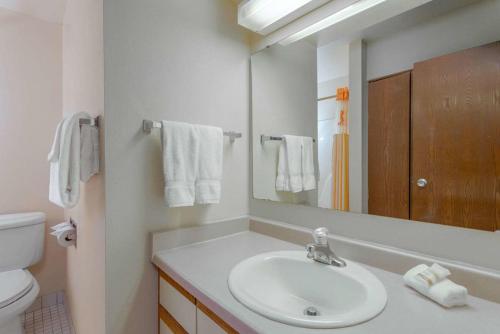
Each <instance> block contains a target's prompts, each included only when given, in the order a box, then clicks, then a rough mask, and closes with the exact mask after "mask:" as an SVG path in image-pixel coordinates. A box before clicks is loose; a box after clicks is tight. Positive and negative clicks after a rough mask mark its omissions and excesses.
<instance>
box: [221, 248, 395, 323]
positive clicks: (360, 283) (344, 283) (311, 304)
mask: <svg viewBox="0 0 500 334" xmlns="http://www.w3.org/2000/svg"><path fill="white" fill-rule="evenodd" d="M346 263H347V265H346V266H345V267H335V266H332V265H326V264H322V263H318V262H315V261H313V260H311V259H308V258H307V256H306V253H305V252H303V251H280V252H271V253H264V254H260V255H257V256H254V257H251V258H248V259H246V260H244V261H242V262H240V263H238V264H237V265H236V266H235V267H234V268H233V269H232V271H231V273H230V274H229V279H228V284H229V289H230V291H231V293H232V294H233V296H234V297H235V298H236V299H237V300H238V301H239V302H240V303H242V304H243V305H245V306H246V307H248V308H249V309H251V310H252V311H254V312H256V313H259V314H261V315H263V316H265V317H267V318H269V319H272V320H276V321H279V322H282V323H285V324H289V325H293V326H300V327H306V328H336V327H346V326H352V325H355V324H358V323H361V322H364V321H367V320H369V319H371V318H373V317H375V316H377V315H378V314H379V313H380V312H382V310H383V309H384V307H385V304H386V302H387V293H386V291H385V288H384V286H383V285H382V283H381V282H380V281H379V280H378V279H377V278H376V277H375V276H374V275H373V274H372V273H371V272H369V271H368V270H366V269H364V268H363V267H362V266H360V265H359V264H356V263H354V262H351V261H346Z"/></svg>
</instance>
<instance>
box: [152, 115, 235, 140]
mask: <svg viewBox="0 0 500 334" xmlns="http://www.w3.org/2000/svg"><path fill="white" fill-rule="evenodd" d="M161 128H162V125H161V122H159V121H152V120H149V119H145V120H143V121H142V130H143V131H144V132H145V133H147V134H150V133H151V130H152V129H161ZM224 136H226V137H229V140H230V141H231V143H233V142H234V141H235V140H236V139H237V138H241V137H242V134H241V132H235V131H224Z"/></svg>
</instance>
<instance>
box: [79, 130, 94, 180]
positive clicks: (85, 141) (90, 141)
mask: <svg viewBox="0 0 500 334" xmlns="http://www.w3.org/2000/svg"><path fill="white" fill-rule="evenodd" d="M98 172H99V129H98V128H97V127H96V126H92V125H89V124H83V125H82V126H81V128H80V180H81V181H82V182H87V181H88V180H89V179H90V178H91V177H92V176H93V175H95V174H97V173H98Z"/></svg>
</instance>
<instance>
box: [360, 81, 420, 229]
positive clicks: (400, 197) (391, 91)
mask: <svg viewBox="0 0 500 334" xmlns="http://www.w3.org/2000/svg"><path fill="white" fill-rule="evenodd" d="M410 79H411V72H404V73H399V74H395V75H393V76H390V77H385V78H382V79H379V80H375V81H371V82H370V83H369V85H368V213H370V214H374V215H380V216H387V217H395V218H404V219H408V218H409V214H410V212H409V210H410V209H409V199H410V192H409V191H410V190H409V183H410V147H409V146H410V89H411V88H410V84H411V80H410Z"/></svg>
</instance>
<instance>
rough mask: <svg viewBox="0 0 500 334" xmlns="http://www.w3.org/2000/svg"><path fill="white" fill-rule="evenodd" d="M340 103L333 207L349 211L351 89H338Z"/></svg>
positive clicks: (334, 153)
mask: <svg viewBox="0 0 500 334" xmlns="http://www.w3.org/2000/svg"><path fill="white" fill-rule="evenodd" d="M336 99H337V101H338V103H340V115H339V123H338V126H339V131H338V133H337V134H335V135H334V137H333V140H334V143H333V152H332V183H333V184H332V209H336V210H342V211H349V114H348V111H349V110H348V104H349V89H348V88H347V87H343V88H338V89H337V97H336Z"/></svg>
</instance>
